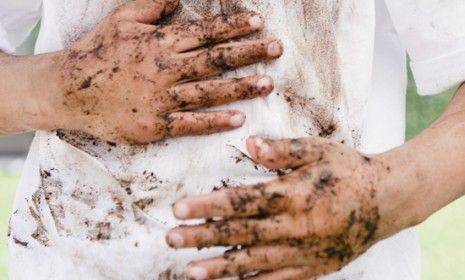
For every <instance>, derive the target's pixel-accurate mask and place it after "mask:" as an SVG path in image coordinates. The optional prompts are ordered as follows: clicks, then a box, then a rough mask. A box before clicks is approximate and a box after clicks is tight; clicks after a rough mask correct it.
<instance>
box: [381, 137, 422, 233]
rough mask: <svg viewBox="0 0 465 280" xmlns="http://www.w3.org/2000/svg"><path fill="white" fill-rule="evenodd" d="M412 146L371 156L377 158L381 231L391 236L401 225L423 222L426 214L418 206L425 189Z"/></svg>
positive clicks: (403, 226)
mask: <svg viewBox="0 0 465 280" xmlns="http://www.w3.org/2000/svg"><path fill="white" fill-rule="evenodd" d="M412 154H413V152H412V149H411V148H407V147H405V145H404V146H402V147H400V148H398V149H394V150H391V151H388V152H386V153H383V154H380V155H376V156H374V159H375V160H376V161H378V163H379V168H380V169H381V170H380V171H379V172H378V173H379V174H380V176H379V183H378V191H379V192H378V193H379V196H378V200H379V201H378V205H379V208H380V213H381V219H382V220H383V222H381V223H380V225H381V226H380V227H384V228H382V229H380V231H381V232H384V233H385V235H386V236H391V235H393V234H395V233H397V232H399V231H401V230H403V229H406V228H409V227H412V226H415V225H417V224H419V223H421V222H423V221H424V220H425V219H426V218H427V217H428V216H429V215H430V213H428V212H427V211H426V209H425V208H423V207H420V205H421V199H423V197H424V196H425V195H427V193H424V191H425V188H423V187H422V185H423V184H424V181H423V178H422V171H421V170H419V169H418V165H417V164H416V162H415V157H412Z"/></svg>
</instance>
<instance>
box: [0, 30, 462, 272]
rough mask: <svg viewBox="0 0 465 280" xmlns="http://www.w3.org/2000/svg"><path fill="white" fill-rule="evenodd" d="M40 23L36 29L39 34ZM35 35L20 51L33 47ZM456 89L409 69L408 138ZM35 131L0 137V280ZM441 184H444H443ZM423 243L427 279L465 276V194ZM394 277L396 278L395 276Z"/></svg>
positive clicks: (429, 228) (434, 220)
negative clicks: (423, 90) (427, 83)
mask: <svg viewBox="0 0 465 280" xmlns="http://www.w3.org/2000/svg"><path fill="white" fill-rule="evenodd" d="M38 29H39V26H37V28H36V30H35V32H34V33H35V34H37V31H38ZM34 41H35V36H31V38H30V39H29V40H28V41H26V42H25V43H24V44H23V46H21V48H20V52H21V51H23V52H24V53H26V52H28V50H30V49H32V46H33V42H34ZM454 92H455V89H451V90H449V91H447V92H444V93H442V94H440V95H436V96H429V97H420V96H418V95H417V93H416V87H415V83H414V81H413V78H412V75H411V72H409V86H408V95H407V131H406V134H407V139H411V138H412V137H414V136H415V135H417V134H418V133H420V132H421V131H423V129H425V128H426V127H428V126H429V125H430V124H431V123H432V122H433V121H434V120H435V119H436V118H437V117H439V116H440V115H441V113H442V112H443V110H444V108H445V106H446V105H447V103H448V102H449V100H450V99H451V97H452V95H453V93H454ZM32 137H33V134H31V133H29V134H23V135H16V136H8V137H0V280H3V279H8V278H7V231H8V221H9V216H10V212H11V207H12V204H13V199H14V194H15V188H16V185H17V184H18V181H19V176H20V172H21V169H22V167H23V164H24V160H25V156H26V154H27V151H28V148H29V145H30V142H31V140H32ZM439 187H440V186H439ZM418 234H419V236H420V239H421V245H422V258H423V279H424V280H437V279H446V280H452V279H454V280H455V279H465V276H464V275H465V266H463V263H464V261H465V198H463V199H460V200H458V201H456V202H455V203H453V204H451V205H449V206H448V207H446V208H445V209H443V210H441V211H440V212H438V213H437V214H435V215H434V216H433V217H431V218H430V219H429V220H428V221H427V222H425V223H424V224H422V225H421V226H419V227H418ZM393 280H394V279H393Z"/></svg>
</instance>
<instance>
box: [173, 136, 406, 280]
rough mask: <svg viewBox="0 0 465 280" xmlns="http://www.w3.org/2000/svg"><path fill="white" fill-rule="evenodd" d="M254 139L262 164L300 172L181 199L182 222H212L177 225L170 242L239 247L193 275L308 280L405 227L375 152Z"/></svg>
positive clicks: (196, 267)
mask: <svg viewBox="0 0 465 280" xmlns="http://www.w3.org/2000/svg"><path fill="white" fill-rule="evenodd" d="M247 144H248V151H249V153H250V155H251V157H252V158H253V159H254V160H255V161H256V162H257V163H260V164H263V165H264V166H266V167H268V168H271V169H286V170H293V171H292V172H289V173H287V174H286V175H284V176H282V177H280V178H278V179H277V180H274V181H272V182H269V183H266V184H258V185H254V186H244V187H239V188H232V189H223V190H219V191H216V192H213V193H211V194H208V195H204V196H200V197H191V198H184V199H181V200H179V201H177V202H176V203H175V204H174V206H173V211H174V215H175V216H176V217H177V218H179V219H182V220H187V219H196V218H206V219H209V220H207V222H206V223H204V224H201V225H195V226H181V227H178V228H175V229H172V230H171V231H170V232H169V233H168V234H167V243H168V244H169V245H170V246H172V247H174V248H186V247H198V248H202V247H212V246H239V247H234V248H235V249H234V250H231V251H227V252H226V253H225V254H224V255H223V256H219V257H216V258H211V259H207V260H201V261H196V262H193V263H191V264H190V265H189V267H188V270H187V271H188V277H191V278H193V279H215V278H222V277H226V276H245V278H246V279H280V280H281V279H309V278H311V277H316V276H319V275H323V274H327V273H330V272H333V271H336V270H337V269H339V268H341V267H342V266H344V265H346V264H348V263H349V262H350V261H352V260H354V259H355V258H357V257H358V256H359V255H361V254H362V253H364V252H365V251H366V250H367V249H368V248H370V247H371V246H372V245H373V244H375V243H376V242H377V241H379V240H381V239H384V238H386V237H388V236H390V235H391V234H393V233H395V232H397V231H398V230H400V229H402V228H404V227H406V225H405V224H401V222H400V220H401V219H396V217H399V215H397V214H398V213H397V214H394V213H393V211H392V207H391V205H394V203H393V202H392V201H388V200H386V198H387V197H389V195H387V194H388V193H389V192H388V191H387V190H386V187H385V186H384V185H383V184H382V178H384V177H386V175H387V174H388V173H389V172H390V168H391V167H390V166H386V165H385V164H384V163H383V162H382V161H381V160H379V159H377V158H376V157H373V158H370V157H367V156H364V155H362V154H360V153H358V152H357V151H355V150H354V149H352V148H349V147H347V146H344V145H342V144H338V143H333V142H331V141H329V140H326V139H321V138H305V139H295V140H281V141H272V140H264V139H261V138H250V139H249V140H248V143H247ZM257 273H258V274H257Z"/></svg>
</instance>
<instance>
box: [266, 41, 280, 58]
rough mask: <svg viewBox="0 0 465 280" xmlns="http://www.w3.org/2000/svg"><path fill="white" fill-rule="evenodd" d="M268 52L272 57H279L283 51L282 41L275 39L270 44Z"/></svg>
mask: <svg viewBox="0 0 465 280" xmlns="http://www.w3.org/2000/svg"><path fill="white" fill-rule="evenodd" d="M267 53H268V55H269V56H270V57H278V56H280V55H281V54H282V53H283V45H282V43H281V41H279V40H278V41H274V42H272V43H270V44H269V45H268V49H267Z"/></svg>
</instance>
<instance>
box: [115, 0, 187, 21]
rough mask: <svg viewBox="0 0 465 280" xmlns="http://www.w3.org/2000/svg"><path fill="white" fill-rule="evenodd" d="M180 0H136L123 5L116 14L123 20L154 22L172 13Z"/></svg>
mask: <svg viewBox="0 0 465 280" xmlns="http://www.w3.org/2000/svg"><path fill="white" fill-rule="evenodd" d="M178 4H179V0H134V1H131V2H129V3H127V4H124V5H122V6H121V7H120V8H119V9H118V10H117V11H116V12H115V16H116V17H117V18H119V19H122V20H132V21H138V22H141V23H153V22H155V21H157V20H159V19H161V18H163V17H164V16H166V15H168V14H170V13H172V12H173V11H174V10H175V9H176V8H177V6H178Z"/></svg>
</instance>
